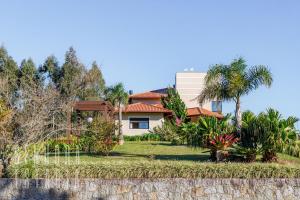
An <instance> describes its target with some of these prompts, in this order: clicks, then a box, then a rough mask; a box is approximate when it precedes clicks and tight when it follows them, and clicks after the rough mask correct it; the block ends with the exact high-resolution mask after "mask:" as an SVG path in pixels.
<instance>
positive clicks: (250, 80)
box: [198, 58, 273, 134]
mask: <svg viewBox="0 0 300 200" xmlns="http://www.w3.org/2000/svg"><path fill="white" fill-rule="evenodd" d="M272 82H273V79H272V74H271V72H270V70H269V69H268V68H267V67H265V66H263V65H258V66H253V67H251V68H249V69H248V68H247V65H246V61H245V60H244V59H243V58H238V59H235V60H233V61H232V62H231V63H230V64H229V65H223V64H218V65H214V66H213V67H211V68H210V69H209V70H208V72H207V75H206V77H205V88H204V89H203V91H202V93H201V94H200V95H199V96H198V99H199V102H200V103H203V102H205V100H214V99H218V100H224V101H234V102H235V105H236V106H235V123H236V129H237V132H238V134H240V133H241V127H242V113H241V97H242V96H244V95H247V94H249V93H250V92H251V91H253V90H255V89H257V88H258V87H259V86H261V85H265V86H267V87H270V86H271V84H272Z"/></svg>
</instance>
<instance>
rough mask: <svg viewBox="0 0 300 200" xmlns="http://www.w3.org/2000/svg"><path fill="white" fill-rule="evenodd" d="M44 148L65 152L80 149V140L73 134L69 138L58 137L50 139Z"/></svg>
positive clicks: (50, 150)
mask: <svg viewBox="0 0 300 200" xmlns="http://www.w3.org/2000/svg"><path fill="white" fill-rule="evenodd" d="M45 149H46V151H47V152H55V151H60V152H67V151H70V152H72V151H77V150H81V148H80V142H79V141H78V139H77V138H76V137H75V136H72V137H71V139H70V140H66V139H65V138H64V137H61V138H58V139H50V140H48V141H46V143H45Z"/></svg>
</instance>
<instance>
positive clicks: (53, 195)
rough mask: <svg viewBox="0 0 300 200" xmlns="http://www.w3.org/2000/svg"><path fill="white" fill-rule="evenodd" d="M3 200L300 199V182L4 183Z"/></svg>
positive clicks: (0, 189)
mask: <svg viewBox="0 0 300 200" xmlns="http://www.w3.org/2000/svg"><path fill="white" fill-rule="evenodd" d="M0 199H1V200H2V199H3V200H4V199H143V200H144V199H243V200H247V199H249V200H250V199H251V200H254V199H300V179H260V180H245V179H132V180H130V179H122V180H100V179H96V180H93V179H86V180H84V179H82V180H75V179H72V180H67V179H59V180H47V179H30V180H24V179H0Z"/></svg>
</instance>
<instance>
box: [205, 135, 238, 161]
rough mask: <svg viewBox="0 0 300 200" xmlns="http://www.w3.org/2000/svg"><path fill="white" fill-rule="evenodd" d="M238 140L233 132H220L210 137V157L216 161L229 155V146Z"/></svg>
mask: <svg viewBox="0 0 300 200" xmlns="http://www.w3.org/2000/svg"><path fill="white" fill-rule="evenodd" d="M237 141H238V138H237V137H236V136H235V135H234V134H220V135H215V136H214V137H212V138H210V141H209V143H210V145H209V148H210V151H211V158H212V159H213V160H216V161H223V160H225V159H226V158H227V157H228V156H229V148H230V147H232V146H233V144H235V143H236V142H237Z"/></svg>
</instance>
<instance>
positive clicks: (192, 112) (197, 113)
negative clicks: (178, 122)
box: [187, 107, 223, 118]
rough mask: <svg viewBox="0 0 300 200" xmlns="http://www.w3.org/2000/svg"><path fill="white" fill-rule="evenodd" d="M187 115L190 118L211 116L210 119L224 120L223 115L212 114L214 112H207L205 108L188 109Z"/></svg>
mask: <svg viewBox="0 0 300 200" xmlns="http://www.w3.org/2000/svg"><path fill="white" fill-rule="evenodd" d="M187 114H188V117H192V116H209V117H216V118H223V115H221V114H219V113H217V112H212V111H209V110H206V109H204V108H200V107H195V108H188V109H187Z"/></svg>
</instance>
